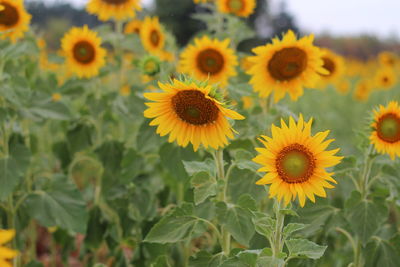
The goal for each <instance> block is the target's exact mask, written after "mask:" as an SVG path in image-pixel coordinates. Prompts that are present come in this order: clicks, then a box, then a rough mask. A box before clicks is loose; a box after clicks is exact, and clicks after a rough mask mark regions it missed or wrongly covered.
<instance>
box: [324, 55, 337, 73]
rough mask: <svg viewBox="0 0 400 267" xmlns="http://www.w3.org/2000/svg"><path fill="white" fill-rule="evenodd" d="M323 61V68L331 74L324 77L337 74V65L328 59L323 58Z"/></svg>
mask: <svg viewBox="0 0 400 267" xmlns="http://www.w3.org/2000/svg"><path fill="white" fill-rule="evenodd" d="M322 60H323V61H324V64H323V65H322V67H323V68H324V69H326V70H327V71H329V74H322V76H331V75H332V74H333V73H334V72H335V67H336V66H335V63H334V62H333V60H332V59H330V58H328V57H322Z"/></svg>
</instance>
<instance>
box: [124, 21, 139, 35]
mask: <svg viewBox="0 0 400 267" xmlns="http://www.w3.org/2000/svg"><path fill="white" fill-rule="evenodd" d="M141 27H142V21H141V20H138V19H134V20H131V21H130V22H128V23H127V24H126V25H125V28H124V33H125V34H130V33H134V34H140V28H141Z"/></svg>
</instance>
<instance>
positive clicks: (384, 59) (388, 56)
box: [378, 51, 399, 67]
mask: <svg viewBox="0 0 400 267" xmlns="http://www.w3.org/2000/svg"><path fill="white" fill-rule="evenodd" d="M378 60H379V63H380V64H382V65H383V66H386V67H394V66H395V65H396V63H397V61H398V60H399V59H398V57H397V56H396V54H394V53H392V52H389V51H383V52H381V53H379V55H378Z"/></svg>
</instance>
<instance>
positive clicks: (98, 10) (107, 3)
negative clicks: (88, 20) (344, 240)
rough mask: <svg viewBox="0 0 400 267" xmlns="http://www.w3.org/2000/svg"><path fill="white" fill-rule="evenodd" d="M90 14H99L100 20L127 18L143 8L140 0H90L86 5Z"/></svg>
mask: <svg viewBox="0 0 400 267" xmlns="http://www.w3.org/2000/svg"><path fill="white" fill-rule="evenodd" d="M86 10H87V12H88V13H90V14H94V15H97V16H98V17H99V19H100V20H102V21H106V20H109V19H112V18H113V19H115V20H125V19H129V18H133V17H135V15H136V11H139V10H142V7H141V5H140V0H90V1H89V2H88V3H87V5H86Z"/></svg>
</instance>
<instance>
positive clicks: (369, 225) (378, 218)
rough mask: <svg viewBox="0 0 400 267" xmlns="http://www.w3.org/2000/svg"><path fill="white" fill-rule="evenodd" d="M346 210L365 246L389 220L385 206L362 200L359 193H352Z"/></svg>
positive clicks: (351, 224)
mask: <svg viewBox="0 0 400 267" xmlns="http://www.w3.org/2000/svg"><path fill="white" fill-rule="evenodd" d="M345 208H346V216H347V220H348V221H349V223H350V226H351V228H352V230H353V231H354V232H355V233H356V234H357V236H359V237H360V240H361V242H362V243H363V244H366V243H367V242H368V240H369V238H370V237H371V236H372V235H373V234H374V233H375V232H376V231H377V230H378V228H379V226H380V224H381V223H382V222H383V221H384V220H386V218H387V216H386V214H387V208H386V207H385V206H384V205H382V204H381V203H375V202H372V201H371V200H367V199H362V198H361V194H360V193H359V192H358V191H353V192H352V194H351V196H350V198H349V199H348V201H347V202H346V205H345Z"/></svg>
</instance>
